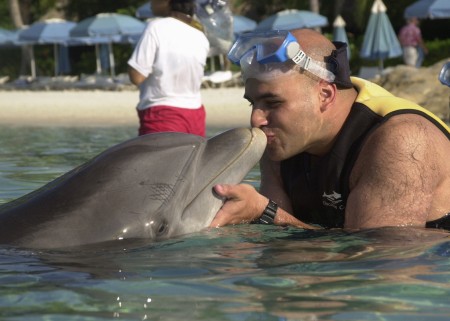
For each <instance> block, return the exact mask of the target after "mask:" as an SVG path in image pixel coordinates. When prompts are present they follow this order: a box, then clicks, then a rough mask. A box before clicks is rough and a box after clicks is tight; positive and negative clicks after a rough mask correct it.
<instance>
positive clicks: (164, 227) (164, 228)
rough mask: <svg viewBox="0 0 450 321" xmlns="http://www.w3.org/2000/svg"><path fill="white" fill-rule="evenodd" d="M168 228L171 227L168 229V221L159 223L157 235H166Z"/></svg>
mask: <svg viewBox="0 0 450 321" xmlns="http://www.w3.org/2000/svg"><path fill="white" fill-rule="evenodd" d="M168 230H169V229H168V225H167V222H166V221H162V222H161V224H159V226H158V230H157V231H156V235H157V236H158V237H162V236H164V234H166V233H167V231H168Z"/></svg>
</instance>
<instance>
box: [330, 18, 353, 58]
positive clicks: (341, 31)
mask: <svg viewBox="0 0 450 321" xmlns="http://www.w3.org/2000/svg"><path fill="white" fill-rule="evenodd" d="M333 41H340V42H345V43H346V44H347V58H348V59H349V60H350V56H351V52H350V43H349V42H348V37H347V32H346V31H345V21H344V19H343V18H342V17H341V16H340V15H338V16H337V17H336V19H334V22H333Z"/></svg>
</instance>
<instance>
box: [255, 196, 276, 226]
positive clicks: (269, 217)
mask: <svg viewBox="0 0 450 321" xmlns="http://www.w3.org/2000/svg"><path fill="white" fill-rule="evenodd" d="M277 210H278V205H277V203H275V202H274V201H272V200H270V199H269V204H267V206H266V208H265V209H264V211H263V212H262V215H261V217H260V218H259V220H258V222H259V223H260V224H273V223H274V220H275V216H276V215H277Z"/></svg>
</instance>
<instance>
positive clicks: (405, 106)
mask: <svg viewBox="0 0 450 321" xmlns="http://www.w3.org/2000/svg"><path fill="white" fill-rule="evenodd" d="M351 80H352V83H353V84H354V85H355V87H356V90H357V91H358V93H359V94H358V97H357V99H356V102H358V103H362V104H364V105H366V106H367V107H369V108H370V109H371V110H372V111H373V112H374V113H376V114H378V115H380V116H383V117H384V116H386V115H387V114H389V113H391V112H394V111H401V110H417V111H420V112H422V113H424V114H426V115H427V116H429V117H430V118H432V119H433V120H435V121H436V122H438V123H439V124H440V125H441V126H442V127H443V128H444V129H445V130H447V132H448V133H450V127H448V126H447V125H446V124H445V123H444V122H443V121H442V119H440V118H439V117H437V116H436V115H435V114H433V113H432V112H430V111H429V110H427V109H425V108H423V107H420V106H419V105H417V104H415V103H413V102H411V101H409V100H406V99H403V98H400V97H396V96H394V95H392V94H391V93H390V92H388V91H387V90H386V89H384V88H382V87H380V86H378V85H377V84H374V83H372V82H369V81H366V80H364V79H361V78H357V77H351Z"/></svg>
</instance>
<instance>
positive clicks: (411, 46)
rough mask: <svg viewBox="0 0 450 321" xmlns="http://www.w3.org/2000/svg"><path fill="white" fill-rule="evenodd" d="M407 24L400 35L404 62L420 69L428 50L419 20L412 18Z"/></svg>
mask: <svg viewBox="0 0 450 321" xmlns="http://www.w3.org/2000/svg"><path fill="white" fill-rule="evenodd" d="M407 22H408V23H407V24H406V25H405V26H403V27H402V29H400V32H399V34H398V38H399V41H400V44H401V45H402V47H403V61H404V62H405V64H406V65H408V66H413V67H420V66H421V65H422V62H423V57H424V55H425V54H427V53H428V49H427V47H426V46H425V44H424V42H423V39H422V33H421V31H420V28H419V19H417V18H416V17H411V18H409V19H408V20H407Z"/></svg>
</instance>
